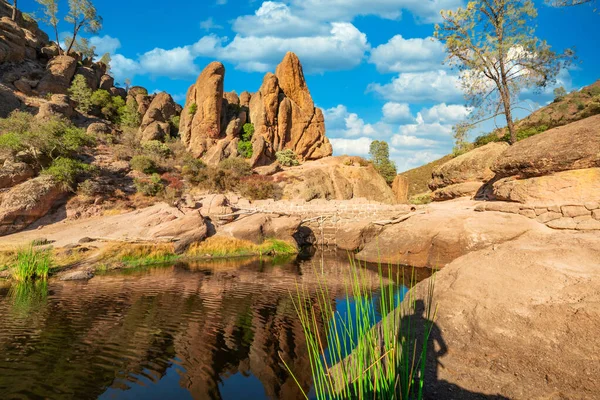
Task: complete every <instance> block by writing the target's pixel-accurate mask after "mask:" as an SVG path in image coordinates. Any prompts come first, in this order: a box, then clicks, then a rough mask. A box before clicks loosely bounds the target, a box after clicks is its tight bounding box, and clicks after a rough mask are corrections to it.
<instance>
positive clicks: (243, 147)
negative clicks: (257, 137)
mask: <svg viewBox="0 0 600 400" xmlns="http://www.w3.org/2000/svg"><path fill="white" fill-rule="evenodd" d="M253 135H254V125H253V124H244V126H243V128H242V137H241V139H240V142H239V143H238V153H240V155H241V156H242V157H244V158H251V157H252V154H253V152H254V151H253V149H252V136H253Z"/></svg>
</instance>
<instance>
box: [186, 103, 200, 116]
mask: <svg viewBox="0 0 600 400" xmlns="http://www.w3.org/2000/svg"><path fill="white" fill-rule="evenodd" d="M188 111H189V112H190V114H191V115H195V114H196V111H198V104H196V103H192V104H190V106H189V108H188Z"/></svg>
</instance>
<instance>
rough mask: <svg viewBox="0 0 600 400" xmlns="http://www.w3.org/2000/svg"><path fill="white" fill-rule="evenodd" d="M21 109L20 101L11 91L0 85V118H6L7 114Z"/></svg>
mask: <svg viewBox="0 0 600 400" xmlns="http://www.w3.org/2000/svg"><path fill="white" fill-rule="evenodd" d="M20 107H21V101H20V100H19V98H18V97H17V96H16V95H15V94H14V92H13V91H12V90H10V89H9V88H8V87H6V86H5V85H3V84H1V83H0V118H8V116H9V114H10V113H11V112H13V111H14V110H17V109H19V108H20Z"/></svg>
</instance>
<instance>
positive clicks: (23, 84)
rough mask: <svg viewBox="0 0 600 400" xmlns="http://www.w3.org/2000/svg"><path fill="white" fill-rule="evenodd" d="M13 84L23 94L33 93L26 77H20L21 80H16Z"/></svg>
mask: <svg viewBox="0 0 600 400" xmlns="http://www.w3.org/2000/svg"><path fill="white" fill-rule="evenodd" d="M13 85H14V86H15V88H17V90H18V91H20V92H21V93H23V94H26V95H31V94H32V92H31V85H30V84H29V82H28V81H27V80H26V79H23V78H20V79H19V80H16V81H14V82H13Z"/></svg>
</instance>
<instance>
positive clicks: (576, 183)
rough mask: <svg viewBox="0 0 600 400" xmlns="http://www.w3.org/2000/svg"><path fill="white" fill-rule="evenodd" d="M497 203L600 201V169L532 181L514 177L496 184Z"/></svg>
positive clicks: (493, 190) (574, 171)
mask: <svg viewBox="0 0 600 400" xmlns="http://www.w3.org/2000/svg"><path fill="white" fill-rule="evenodd" d="M492 192H493V196H494V198H495V199H496V200H503V201H513V202H518V203H522V204H528V205H534V206H535V205H539V206H551V205H564V204H584V203H586V202H594V201H597V200H598V199H600V168H587V169H576V170H571V171H563V172H558V173H555V174H551V175H546V176H539V177H534V178H529V179H516V178H514V177H511V178H504V179H501V180H499V181H497V182H495V183H494V184H493V189H492Z"/></svg>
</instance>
